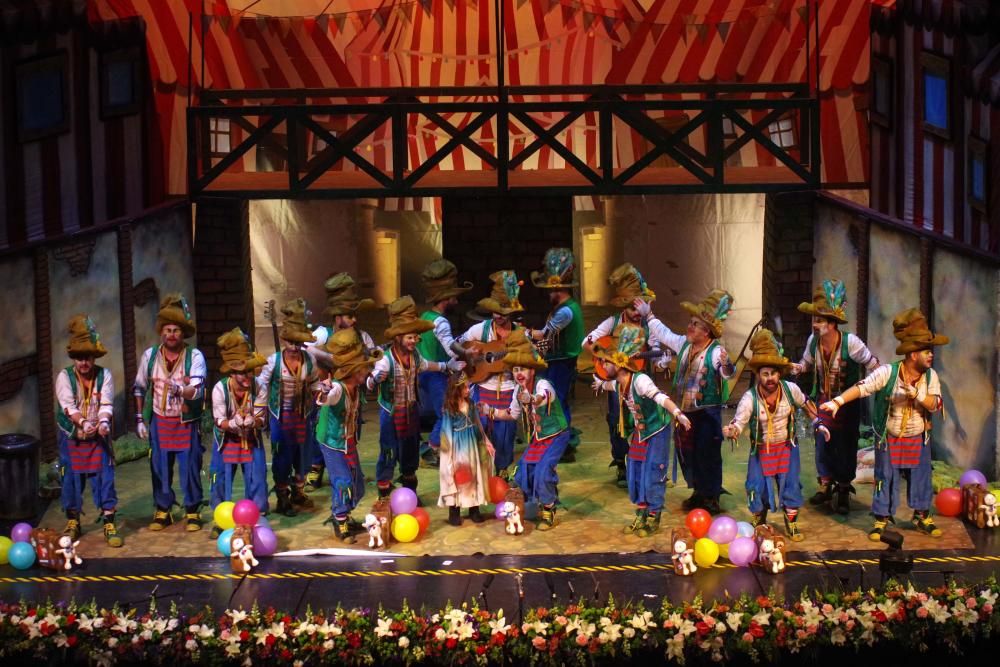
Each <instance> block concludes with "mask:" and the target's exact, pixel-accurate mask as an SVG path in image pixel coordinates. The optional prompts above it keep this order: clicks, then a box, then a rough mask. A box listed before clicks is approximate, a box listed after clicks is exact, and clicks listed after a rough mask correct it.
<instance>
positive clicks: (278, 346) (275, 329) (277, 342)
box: [271, 322, 281, 353]
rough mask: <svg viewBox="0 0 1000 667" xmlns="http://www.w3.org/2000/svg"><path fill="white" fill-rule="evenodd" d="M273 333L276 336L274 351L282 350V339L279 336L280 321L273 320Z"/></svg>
mask: <svg viewBox="0 0 1000 667" xmlns="http://www.w3.org/2000/svg"><path fill="white" fill-rule="evenodd" d="M271 335H272V336H274V351H275V352H279V353H280V352H281V339H279V338H278V323H277V322H271Z"/></svg>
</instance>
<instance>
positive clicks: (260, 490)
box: [208, 442, 268, 514]
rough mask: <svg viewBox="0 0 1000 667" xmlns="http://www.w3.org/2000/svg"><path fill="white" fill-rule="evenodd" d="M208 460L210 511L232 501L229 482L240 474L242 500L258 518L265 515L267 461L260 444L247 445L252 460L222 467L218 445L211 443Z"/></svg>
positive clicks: (266, 509)
mask: <svg viewBox="0 0 1000 667" xmlns="http://www.w3.org/2000/svg"><path fill="white" fill-rule="evenodd" d="M213 445H214V446H213V447H212V460H211V462H210V463H209V466H208V470H209V480H210V484H209V498H210V500H211V503H212V509H215V507H216V506H217V505H218V504H219V503H221V502H225V501H227V500H232V499H233V482H234V481H235V479H236V472H237V471H240V470H241V471H242V472H243V497H244V498H249V499H250V500H252V501H253V504H254V505H256V506H257V509H259V510H260V512H261V514H266V513H267V511H268V502H267V457H266V455H265V452H264V447H263V445H261V444H260V443H257V442H252V443H250V452H251V454H252V458H251V460H250V461H249V462H247V463H226V462H225V460H224V459H223V453H222V449H221V447H220V444H219V443H213Z"/></svg>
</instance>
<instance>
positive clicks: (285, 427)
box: [268, 410, 316, 487]
mask: <svg viewBox="0 0 1000 667" xmlns="http://www.w3.org/2000/svg"><path fill="white" fill-rule="evenodd" d="M313 412H316V411H315V410H312V411H311V412H310V413H309V414H308V415H306V416H305V418H302V417H299V416H298V415H294V416H293V417H292V418H291V419H289V418H286V417H285V416H284V414H283V415H282V418H281V419H280V420H279V419H278V418H277V417H275V416H274V415H269V416H268V421H269V422H270V424H269V425H270V431H271V451H272V455H271V474H272V476H273V477H274V484H275V486H277V487H287V486H288V485H289V484H290V483H292V482H296V483H298V484H299V485H301V483H302V480H303V477H304V476H305V473H306V470H307V468H308V464H307V462H306V456H307V452H311V451H312V449H313V447H314V446H315V445H314V444H313V443H312V442H311V441H312V440H314V439H315V438H316V422H315V420H314V419H313V416H312V413H313ZM300 424H301V426H300ZM310 426H312V428H310ZM293 472H294V474H295V476H294V478H293V477H292V473H293Z"/></svg>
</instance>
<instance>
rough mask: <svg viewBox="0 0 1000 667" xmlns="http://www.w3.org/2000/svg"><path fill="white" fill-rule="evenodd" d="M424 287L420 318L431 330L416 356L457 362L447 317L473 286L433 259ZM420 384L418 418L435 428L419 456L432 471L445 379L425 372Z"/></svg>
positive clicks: (424, 275)
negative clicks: (429, 420) (430, 421)
mask: <svg viewBox="0 0 1000 667" xmlns="http://www.w3.org/2000/svg"><path fill="white" fill-rule="evenodd" d="M420 277H421V280H423V283H424V294H425V300H426V302H427V310H425V311H424V312H423V313H421V315H420V318H421V319H423V320H427V321H428V322H430V323H431V324H432V325H433V326H434V329H433V330H432V331H428V332H427V333H423V334H421V335H420V342H419V343H418V344H417V352H419V353H420V356H421V357H422V358H423V359H427V360H428V361H436V362H438V363H444V364H446V363H448V362H449V361H451V360H452V359H455V358H456V356H457V355H456V354H455V352H454V351H452V349H451V346H452V344H454V342H455V337H454V336H453V335H452V333H451V322H449V321H448V315H449V314H451V313H452V311H453V310H454V308H455V306H457V305H458V297H459V295H461V294H464V293H465V292H468V291H469V290H470V289H472V283H470V282H466V283H465V284H464V285H459V284H458V268H456V267H455V265H454V264H452V263H451V262H449V261H448V260H446V259H436V260H434V261H433V262H431V263H430V264H428V265H427V266H426V267H425V268H424V272H423V273H422V274H421V275H420ZM417 381H418V383H419V384H420V407H421V410H420V411H421V414H431V413H433V415H434V426H433V428H432V429H431V433H430V436H429V437H428V448H427V450H426V451H425V452H422V453H421V456H422V457H423V459H424V461H426V462H427V463H428V464H429V465H430V466H431V467H437V465H438V449H439V447H440V445H441V405H442V404H443V403H444V397H445V389H446V388H447V386H448V376H447V374H445V373H439V372H436V371H425V372H423V373H420V375H419V376H418V377H417Z"/></svg>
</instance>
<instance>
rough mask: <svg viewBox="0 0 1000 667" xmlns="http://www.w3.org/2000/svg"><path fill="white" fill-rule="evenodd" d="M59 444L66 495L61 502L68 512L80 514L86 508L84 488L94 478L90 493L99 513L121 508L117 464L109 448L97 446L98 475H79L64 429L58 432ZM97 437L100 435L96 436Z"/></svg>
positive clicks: (83, 473) (69, 441) (63, 488)
mask: <svg viewBox="0 0 1000 667" xmlns="http://www.w3.org/2000/svg"><path fill="white" fill-rule="evenodd" d="M57 432H58V436H59V437H58V441H59V469H60V470H61V471H62V495H61V497H60V500H61V502H62V508H63V511H64V512H77V513H79V512H80V510H81V509H82V507H83V489H84V487H86V485H87V480H88V479H90V493H91V495H92V496H93V498H94V506H95V507H97V509H98V510H101V511H107V512H113V511H114V510H115V507H116V506H117V505H118V494H117V492H116V491H115V462H114V458H112V457H111V456H109V451H108V448H107V446H105V445H100V446H98V447H97V456H98V457H99V464H98V469H97V470H96V471H94V472H75V471H74V467H76V466H74V465H73V461H72V457H71V456H70V446H71V439H70V438H69V436H67V435H66V434H65V433H64V432H63V431H62V430H61V429H58V430H57ZM95 437H96V436H95Z"/></svg>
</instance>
